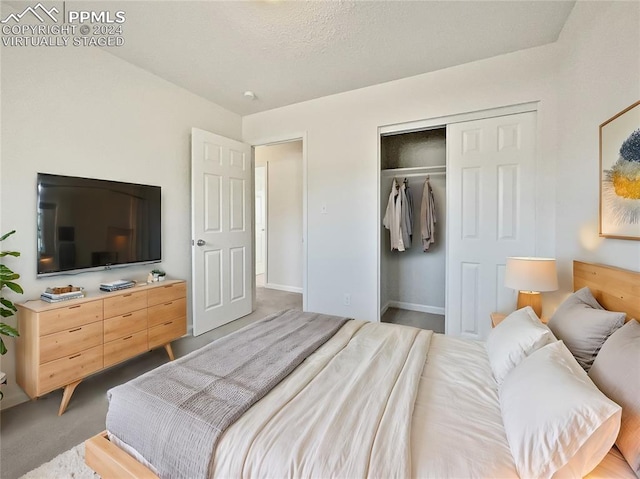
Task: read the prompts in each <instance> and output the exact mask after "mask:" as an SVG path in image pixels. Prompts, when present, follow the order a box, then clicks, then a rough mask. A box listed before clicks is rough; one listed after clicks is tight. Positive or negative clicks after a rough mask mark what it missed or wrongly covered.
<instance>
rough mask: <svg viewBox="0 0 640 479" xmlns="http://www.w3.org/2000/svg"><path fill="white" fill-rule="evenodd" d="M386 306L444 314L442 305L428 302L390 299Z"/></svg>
mask: <svg viewBox="0 0 640 479" xmlns="http://www.w3.org/2000/svg"><path fill="white" fill-rule="evenodd" d="M385 308H398V309H406V310H408V311H419V312H421V313H431V314H441V315H442V316H444V308H443V307H441V306H429V305H426V304H416V303H405V302H404V301H389V302H388V303H387V304H386V305H385ZM385 311H386V309H385Z"/></svg>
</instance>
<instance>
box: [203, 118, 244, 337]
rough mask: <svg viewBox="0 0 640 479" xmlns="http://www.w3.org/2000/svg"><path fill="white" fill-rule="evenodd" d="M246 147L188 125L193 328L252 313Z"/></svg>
mask: <svg viewBox="0 0 640 479" xmlns="http://www.w3.org/2000/svg"><path fill="white" fill-rule="evenodd" d="M252 166H253V165H252V162H251V147H250V146H249V145H245V144H244V143H240V142H238V141H235V140H231V139H229V138H225V137H223V136H219V135H214V134H213V133H209V132H207V131H203V130H199V129H197V128H193V129H192V130H191V214H192V218H191V225H192V226H191V228H192V234H193V237H192V240H193V241H192V244H193V246H192V253H191V259H192V274H193V282H192V285H193V286H192V290H193V334H194V335H199V334H202V333H205V332H207V331H209V330H211V329H214V328H217V327H218V326H222V325H223V324H226V323H228V322H230V321H233V320H235V319H238V318H240V317H242V316H245V315H247V314H249V313H251V307H252V296H253V290H252V284H253V277H252V269H253V267H252V261H253V247H252V239H253V235H252V231H251V223H252V221H251V219H252V214H253V205H252V203H253V202H252V199H251V193H252V188H251V173H252V170H253V167H252Z"/></svg>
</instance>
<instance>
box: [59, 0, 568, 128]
mask: <svg viewBox="0 0 640 479" xmlns="http://www.w3.org/2000/svg"><path fill="white" fill-rule="evenodd" d="M67 4H71V5H73V4H75V2H67ZM91 4H93V5H95V8H96V9H100V10H103V9H105V7H106V6H108V8H109V10H113V11H115V10H116V9H121V10H124V11H125V12H126V23H125V31H124V38H125V40H126V44H125V45H124V46H122V47H119V48H109V49H108V51H109V52H111V53H113V54H114V55H116V56H118V57H120V58H122V59H124V60H126V61H128V62H130V63H133V64H135V65H138V66H139V67H142V68H144V69H145V70H148V71H150V72H153V73H155V74H156V75H158V76H160V77H162V78H165V79H167V80H169V81H171V82H173V83H175V84H177V85H180V86H182V87H184V88H186V89H187V90H190V91H192V92H193V93H196V94H198V95H200V96H203V97H205V98H208V99H209V100H211V101H213V102H215V103H217V104H219V105H221V106H223V107H225V108H227V109H229V110H231V111H234V112H236V113H239V114H241V115H246V114H250V113H255V112H258V111H263V110H268V109H271V108H276V107H280V106H284V105H287V104H291V103H297V102H300V101H305V100H310V99H313V98H318V97H322V96H325V95H330V94H333V93H338V92H343V91H347V90H352V89H355V88H361V87H365V86H369V85H373V84H377V83H382V82H386V81H390V80H395V79H398V78H403V77H407V76H411V75H417V74H420V73H426V72H430V71H434V70H439V69H441V68H446V67H450V66H453V65H459V64H462V63H466V62H470V61H474V60H479V59H483V58H488V57H492V56H496V55H501V54H504V53H508V52H513V51H516V50H521V49H524V48H531V47H535V46H539V45H543V44H546V43H551V42H554V41H555V40H556V39H557V38H558V35H559V33H560V31H561V30H562V27H563V25H564V23H565V21H566V20H567V18H568V16H569V14H570V12H571V9H572V8H573V4H574V1H567V2H565V1H539V0H534V1H514V2H509V1H488V2H484V1H355V2H354V1H315V2H302V1H198V2H194V1H154V2H147V1H135V2H132V1H129V2H122V1H101V2H83V5H84V8H86V7H87V5H91ZM245 90H252V91H254V92H255V94H256V96H257V99H256V100H254V101H250V100H248V99H246V98H244V97H243V95H242V94H243V92H244V91H245Z"/></svg>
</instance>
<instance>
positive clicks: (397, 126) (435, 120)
mask: <svg viewBox="0 0 640 479" xmlns="http://www.w3.org/2000/svg"><path fill="white" fill-rule="evenodd" d="M538 103H539V102H538V101H530V102H525V103H517V104H513V105H506V106H500V107H495V108H488V109H486V110H473V111H469V112H463V113H457V114H453V115H444V116H438V117H432V118H426V119H422V120H415V121H408V122H403V123H392V124H388V125H382V126H379V127H378V144H377V147H378V166H377V174H376V177H377V180H378V181H377V185H376V189H377V195H376V196H377V206H376V208H377V209H376V211H377V210H379V209H380V202H381V201H382V196H381V195H382V191H381V188H380V180H381V177H382V170H381V166H382V145H381V143H382V142H381V138H382V137H383V136H385V135H391V134H401V133H411V132H414V131H423V130H431V129H434V128H442V127H446V126H447V125H450V124H453V123H460V122H463V121H471V120H481V119H485V118H493V117H497V116H505V115H512V114H516V113H525V112H530V111H538V110H539V108H538ZM539 141H540V138H539V132H538V133H537V137H536V144H539ZM538 160H539V149H536V155H535V163H536V168H537V165H538ZM446 164H447V166H448V165H449V154H448V152H447V163H446ZM449 182H450V178H449V176H447V178H446V189H447V195H446V197H447V199H446V204H445V214H446V215H447V217H448V216H449V205H450V203H451V201H450V198H449V195H451V185H450V184H449ZM534 182H535V183H534V197H535V199H536V209H537V199H538V184H537V177H536V178H534ZM377 216H378V219H377V225H378V227H377V233H378V234H377V241H378V248H377V252H378V254H377V255H376V263H377V280H378V284H377V308H376V314H377V320H378V322H380V321H381V319H382V315H381V312H382V307H383V306H384V305H383V304H381V300H382V292H381V290H380V283H381V278H382V272H381V261H380V255H381V253H382V228H383V227H382V216H381V215H380V214H378V215H377ZM449 223H450V222H449V221H447V231H446V237H447V238H450V232H449ZM536 239H537V238H536ZM534 243H535V244H534V248H535V249H536V250H537V248H538V245H537V241H534ZM445 264H446V266H445V285H446V282H447V278H446V274H447V273H446V272H447V271H448V270H449V250H448V248H447V246H446V245H445ZM444 298H445V299H444V310H445V322H444V324H445V334H449V325H448V322H447V311H448V308H449V288H447V287H445V294H444Z"/></svg>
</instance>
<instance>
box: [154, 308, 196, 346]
mask: <svg viewBox="0 0 640 479" xmlns="http://www.w3.org/2000/svg"><path fill="white" fill-rule="evenodd" d="M186 332H187V318H186V316H185V317H182V318H179V319H174V320H173V321H166V322H164V323H162V324H160V325H159V326H154V327H152V328H149V349H153V348H157V347H158V346H162V345H164V344H167V343H170V342H171V341H173V340H174V339H178V338H179V337H181V336H184V335H185V333H186Z"/></svg>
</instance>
